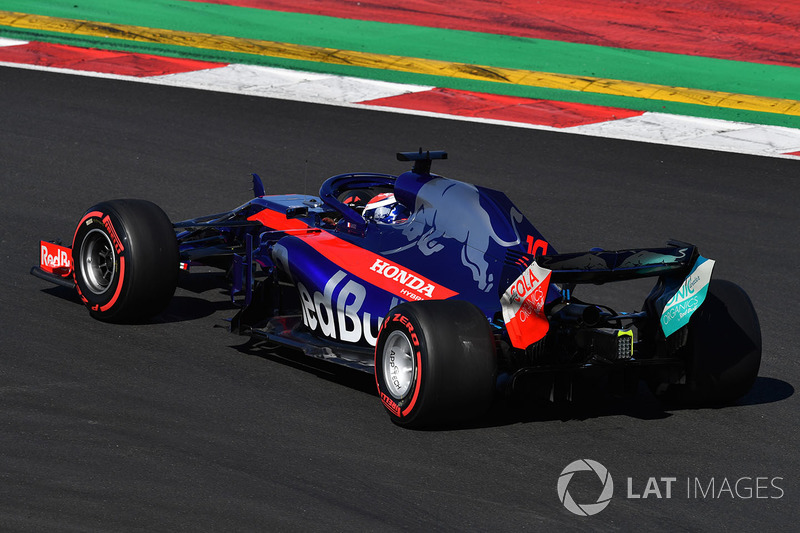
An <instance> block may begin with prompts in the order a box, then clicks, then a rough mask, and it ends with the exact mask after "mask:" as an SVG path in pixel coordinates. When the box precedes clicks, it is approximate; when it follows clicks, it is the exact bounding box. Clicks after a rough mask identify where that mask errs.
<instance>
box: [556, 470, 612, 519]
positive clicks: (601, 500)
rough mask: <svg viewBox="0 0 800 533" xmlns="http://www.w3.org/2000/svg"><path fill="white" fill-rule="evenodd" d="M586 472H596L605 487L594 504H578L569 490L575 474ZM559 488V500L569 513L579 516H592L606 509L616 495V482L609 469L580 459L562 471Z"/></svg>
mask: <svg viewBox="0 0 800 533" xmlns="http://www.w3.org/2000/svg"><path fill="white" fill-rule="evenodd" d="M585 471H588V472H594V474H595V475H597V477H598V479H599V480H600V483H602V485H603V489H602V490H601V491H600V495H599V496H598V497H597V501H595V502H594V503H591V502H590V503H577V502H576V501H575V500H574V499H573V498H572V495H571V494H570V493H569V490H567V489H568V488H569V484H570V481H572V477H573V476H574V475H575V473H576V472H585ZM557 488H558V499H559V500H561V503H562V504H563V505H564V507H566V509H567V510H568V511H569V512H571V513H574V514H576V515H578V516H592V515H595V514H597V513H599V512H600V511H602V510H603V509H605V508H606V507H607V506H608V504H609V503H610V502H611V497H612V496H613V495H614V480H613V479H611V474H609V472H608V469H607V468H606V467H605V466H603V465H601V464H600V463H598V462H597V461H593V460H591V459H578V460H577V461H573V462H571V463H570V464H568V465H567V466H566V468H564V470H562V471H561V475H560V476H559V477H558V487H557Z"/></svg>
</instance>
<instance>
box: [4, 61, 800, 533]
mask: <svg viewBox="0 0 800 533" xmlns="http://www.w3.org/2000/svg"><path fill="white" fill-rule="evenodd" d="M0 94H2V96H3V105H2V108H0V124H2V129H1V130H0V131H2V134H1V135H2V142H0V161H2V170H1V172H2V179H1V180H0V194H1V195H2V204H0V205H2V220H3V228H2V232H0V256H1V257H2V259H1V263H0V264H2V277H1V278H0V309H1V310H2V318H3V327H2V330H0V339H1V341H0V350H1V351H2V359H0V427H2V429H3V431H2V433H1V434H0V529H2V530H4V531H13V530H27V531H43V530H49V531H93V530H96V531H112V530H113V531H134V530H140V531H157V530H158V531H175V530H192V531H199V530H202V531H223V530H224V531H234V530H236V531H248V530H250V531H259V530H260V531H264V530H322V529H324V530H331V529H332V530H379V529H380V530H401V529H408V530H483V531H489V530H492V531H517V530H531V531H534V530H545V529H546V530H567V531H569V530H589V529H591V530H596V531H612V530H632V529H634V528H636V529H641V530H670V531H676V530H703V531H715V530H723V529H735V530H755V529H758V530H760V531H779V530H786V529H791V528H792V527H793V526H794V525H795V524H796V522H797V519H798V518H800V516H798V511H797V501H798V494H800V479H798V478H799V476H800V463H799V462H798V455H797V442H798V440H800V431H798V427H797V413H798V401H797V395H796V394H795V388H796V386H797V383H798V382H800V367H799V366H798V360H797V348H796V337H797V330H798V328H797V323H796V320H795V319H794V315H795V307H796V302H797V300H798V281H797V275H796V267H797V265H798V264H800V251H798V250H800V248H799V247H798V239H797V233H796V231H797V227H798V210H797V205H796V199H797V198H798V197H800V181H798V168H800V167H798V164H797V162H795V161H789V160H782V159H773V158H758V157H752V156H739V155H733V154H724V153H717V152H707V151H699V150H691V149H681V148H675V147H668V146H661V145H650V144H638V143H633V142H625V141H612V140H605V139H600V138H592V137H581V136H576V135H567V134H559V133H551V132H541V131H534V130H521V129H515V128H504V127H498V126H490V125H481V124H476V123H464V122H455V121H447V120H440V119H431V118H420V117H414V116H408V115H395V114H390V113H382V112H378V111H360V110H353V109H344V108H335V107H325V106H319V105H312V104H302V103H292V102H285V101H277V100H269V99H263V98H252V97H244V96H234V95H226V94H217V93H210V92H202V91H193V90H186V89H175V88H168V87H160V86H150V85H142V84H132V83H127V82H119V81H113V80H101V79H93V78H83V77H77V76H69V75H61V74H53V73H43V72H35V71H28V70H20V69H9V68H0ZM420 146H423V147H425V148H431V149H446V150H448V151H449V153H450V159H449V160H448V161H444V162H440V163H439V164H438V166H437V167H436V168H435V170H436V171H438V172H439V173H441V174H444V175H448V176H450V177H454V178H458V179H462V180H464V181H471V182H475V183H479V184H482V185H487V186H492V187H495V188H498V189H501V190H504V191H505V192H506V193H507V194H508V195H509V196H510V197H511V198H512V199H513V200H514V201H515V202H516V203H517V205H519V206H520V207H522V209H523V210H524V211H525V212H526V214H528V216H529V217H530V218H531V219H532V220H533V221H534V223H536V224H537V226H538V227H539V229H540V230H541V231H542V233H543V234H544V235H545V236H548V237H549V239H550V240H551V242H552V243H553V244H554V245H555V247H556V248H557V249H558V250H559V251H564V252H566V251H577V250H583V249H586V248H588V247H592V246H601V247H604V248H607V249H613V248H623V247H634V246H651V245H653V246H655V245H661V244H662V243H663V242H664V241H665V240H666V239H667V238H680V239H683V240H687V241H691V242H694V243H696V244H698V245H699V246H700V249H701V251H702V253H703V254H704V255H705V256H707V257H711V258H714V259H716V260H717V267H716V270H715V276H717V277H722V278H727V279H731V280H735V281H736V282H738V283H739V284H741V285H742V286H744V287H745V288H746V289H747V291H748V292H749V293H750V294H751V296H752V298H753V301H754V304H755V306H756V308H757V309H758V311H759V314H760V319H761V325H762V332H763V336H764V357H763V362H762V367H761V372H760V377H759V379H758V381H757V382H756V385H755V387H754V389H753V390H752V391H751V392H750V393H749V394H748V395H747V396H746V397H745V398H743V399H742V400H741V401H740V402H739V404H738V405H736V406H732V407H727V408H722V409H699V410H674V411H664V410H663V409H662V407H661V406H660V404H659V403H658V402H656V400H655V399H654V398H653V397H652V396H651V395H650V394H649V393H648V392H647V391H646V390H645V389H644V388H641V389H640V390H639V392H638V393H637V394H636V395H634V396H632V397H623V398H615V397H611V396H608V395H602V394H598V395H596V396H592V399H591V400H590V401H588V402H586V403H580V404H577V405H565V406H556V407H548V406H541V405H537V404H531V403H530V402H528V401H526V400H524V399H517V400H514V401H502V402H498V404H497V405H496V406H495V407H494V408H493V409H492V411H491V412H490V413H489V415H488V416H486V417H485V418H482V419H480V420H478V421H476V422H475V423H474V424H471V425H469V426H466V427H454V428H448V429H444V430H439V431H410V430H404V429H401V428H398V427H395V426H394V425H393V424H392V423H391V422H390V421H389V419H388V417H387V415H386V414H385V413H384V411H383V409H382V407H381V405H380V402H379V401H378V399H377V397H376V396H375V394H374V392H373V387H374V385H373V381H372V379H371V378H370V377H369V376H366V375H362V374H359V373H355V372H349V371H340V370H338V369H335V368H330V367H328V366H325V365H320V364H309V365H307V364H305V363H304V361H303V359H301V358H295V357H292V356H291V354H289V353H284V352H274V351H273V352H269V351H264V350H252V349H250V348H249V347H248V346H247V343H246V340H247V339H245V338H243V337H237V336H234V335H232V334H230V333H228V332H227V330H226V329H225V326H226V323H225V319H226V318H229V317H231V316H232V315H233V312H234V310H233V309H232V307H231V305H230V304H229V303H228V301H227V297H226V295H225V294H224V291H223V289H222V285H221V284H219V283H217V282H216V281H215V280H214V279H213V278H212V277H211V276H208V275H200V276H198V277H196V278H189V279H184V280H183V281H182V282H181V287H180V288H179V289H178V291H177V294H176V297H175V299H174V301H173V303H172V304H171V305H170V307H169V308H168V309H167V311H166V312H165V313H164V314H163V315H162V316H161V317H159V318H158V319H157V320H155V321H154V322H153V323H151V324H143V325H133V326H120V325H109V324H104V323H100V322H97V321H94V320H92V319H91V318H90V317H89V316H88V314H87V312H86V311H85V309H84V308H83V307H82V306H81V305H80V304H79V303H77V302H76V299H75V298H74V297H72V296H71V295H70V294H69V291H66V290H63V289H60V288H54V287H52V286H50V285H48V284H47V283H46V282H43V281H41V280H38V279H36V278H33V277H32V276H30V275H28V270H29V268H30V267H31V266H32V265H33V264H35V263H36V262H37V260H38V259H37V243H38V240H39V239H40V238H54V237H59V236H60V237H62V238H64V239H65V240H70V239H71V236H72V233H73V231H74V225H75V223H76V222H77V220H78V219H79V218H80V216H81V215H82V214H83V212H84V211H85V209H86V208H88V207H89V206H90V205H92V204H93V203H95V202H97V201H101V200H105V199H111V198H120V197H139V198H147V199H151V200H154V201H156V202H157V203H159V204H160V205H161V206H162V207H163V208H164V210H165V211H166V212H167V214H168V215H169V216H170V217H171V218H172V219H173V220H178V219H184V218H189V217H192V216H196V215H200V214H206V213H212V212H218V211H221V210H225V209H228V208H231V207H234V206H237V205H239V204H241V203H244V202H245V201H246V200H247V199H248V198H249V195H250V191H249V188H250V183H249V173H250V172H258V173H260V174H261V175H262V177H263V178H264V179H265V182H266V184H267V189H268V192H274V193H286V192H308V193H311V194H314V193H315V191H316V190H317V188H318V186H319V183H320V182H321V181H322V180H323V179H324V178H325V177H327V176H329V175H333V174H336V173H340V172H347V171H361V170H372V171H379V172H389V173H399V172H402V171H403V170H405V166H406V164H405V163H399V162H397V161H395V159H394V153H395V151H398V150H408V149H416V148H418V147H420ZM622 287H623V288H624V289H626V290H629V291H633V292H636V294H635V296H633V297H628V296H625V297H620V296H619V295H618V294H617V291H615V290H611V289H609V288H606V287H601V288H599V289H597V293H598V294H599V296H601V297H603V298H607V299H609V300H614V301H616V300H620V301H621V302H622V303H626V302H627V300H628V299H630V300H631V301H632V302H634V303H633V304H632V305H633V306H634V307H635V306H636V305H638V302H640V301H641V299H642V298H643V297H644V294H643V293H642V292H641V291H643V290H644V291H646V290H647V288H648V287H644V288H643V289H642V288H641V287H639V286H632V287H628V286H627V285H623V286H622ZM637 291H638V292H637ZM582 458H588V459H593V460H596V461H599V462H600V463H602V464H603V465H605V466H606V467H607V468H608V470H609V472H610V473H611V475H612V477H613V479H614V483H615V491H614V497H613V498H612V500H611V503H610V504H609V506H608V507H607V508H606V509H605V510H604V511H602V512H601V513H600V514H597V515H595V516H591V517H578V516H575V515H573V514H571V513H570V512H568V511H567V510H566V509H565V508H564V507H563V506H562V505H561V503H560V502H559V499H558V494H557V491H556V484H557V480H558V477H559V474H560V473H561V471H562V469H564V467H565V466H566V465H568V464H569V463H570V462H572V461H574V460H576V459H582ZM587 475H588V474H587ZM662 477H674V478H676V481H675V482H674V483H673V485H672V487H671V488H672V491H671V498H666V497H665V496H666V494H665V492H666V490H665V489H666V483H667V482H664V481H661V480H660V478H662ZM650 478H656V480H655V482H653V483H656V482H657V483H658V485H659V488H660V490H659V492H660V495H661V496H662V498H657V497H656V494H655V493H654V492H653V491H652V490H651V491H650V492H649V493H648V497H647V498H638V499H637V498H631V497H628V494H632V495H643V493H644V492H645V489H646V488H647V484H648V482H649V479H650ZM742 478H751V480H750V481H747V480H745V481H744V482H742V483H740V485H739V487H738V488H739V489H740V490H739V494H734V495H731V494H730V493H729V492H726V491H721V490H720V489H721V488H722V487H723V486H724V481H723V480H727V482H728V483H729V484H730V489H732V488H733V486H734V483H735V482H736V481H737V480H740V479H742ZM756 478H761V479H760V480H757V479H756ZM764 479H766V481H764ZM712 480H713V482H714V483H715V487H714V489H713V490H712V491H710V492H711V494H706V496H705V497H703V496H701V495H699V494H696V490H695V491H694V494H693V491H692V490H689V489H687V486H686V483H687V481H689V482H690V484H691V489H695V486H694V483H695V482H696V481H700V482H701V485H702V488H703V490H704V491H707V492H708V490H707V487H708V485H709V483H710V482H711V481H712ZM593 483H594V485H593V484H592V479H590V478H587V477H586V475H584V476H583V477H580V479H579V476H577V475H576V478H575V480H574V483H573V484H571V485H570V491H571V494H572V495H573V497H574V498H575V500H582V501H579V503H591V500H593V499H594V498H596V496H597V495H598V494H599V481H598V480H596V479H595V480H594V482H593ZM748 484H749V485H750V486H751V487H752V489H753V490H752V497H750V498H745V497H743V496H746V495H747V491H746V490H745V488H746V486H747V485H748ZM756 484H759V485H761V486H762V488H761V489H759V490H757V487H756ZM651 489H652V487H651ZM717 493H719V494H717ZM695 496H697V497H695ZM756 496H760V497H756Z"/></svg>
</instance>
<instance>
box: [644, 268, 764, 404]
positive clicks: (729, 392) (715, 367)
mask: <svg viewBox="0 0 800 533" xmlns="http://www.w3.org/2000/svg"><path fill="white" fill-rule="evenodd" d="M687 327H688V340H687V346H686V348H684V352H683V358H684V361H685V363H686V375H685V383H681V384H673V385H669V386H668V387H666V388H664V387H662V392H661V393H660V394H659V393H657V395H658V396H660V398H661V399H663V400H665V402H666V403H668V404H674V405H678V406H686V407H699V406H715V405H726V404H731V403H734V402H735V401H736V400H738V399H739V398H741V397H742V396H744V395H745V394H746V393H747V392H748V391H749V390H750V388H751V387H752V386H753V383H754V382H755V380H756V377H757V376H758V369H759V366H760V365H761V327H760V325H759V322H758V316H757V315H756V311H755V309H754V307H753V304H752V302H751V301H750V297H749V296H748V295H747V293H746V292H745V291H744V290H743V289H742V288H741V287H739V286H738V285H736V284H735V283H731V282H730V281H725V280H711V283H710V284H709V287H708V294H707V296H706V299H705V301H704V302H703V304H702V305H701V306H700V308H699V309H698V310H697V311H696V312H695V313H694V315H692V318H691V320H690V321H689V324H688V325H687Z"/></svg>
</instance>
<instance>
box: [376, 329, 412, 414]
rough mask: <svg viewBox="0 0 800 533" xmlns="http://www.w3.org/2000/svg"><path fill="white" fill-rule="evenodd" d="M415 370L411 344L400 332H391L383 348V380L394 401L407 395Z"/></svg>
mask: <svg viewBox="0 0 800 533" xmlns="http://www.w3.org/2000/svg"><path fill="white" fill-rule="evenodd" d="M415 370H416V361H415V359H414V350H413V348H412V347H411V342H410V341H409V339H408V337H407V336H406V335H405V334H404V333H403V332H402V331H393V332H392V333H390V334H389V337H388V338H387V339H386V344H385V345H384V347H383V380H384V382H385V383H386V385H387V388H388V389H389V394H390V395H391V396H392V397H393V398H394V399H395V400H400V399H402V398H403V397H404V396H405V395H406V394H408V391H409V389H410V388H411V384H412V383H413V382H414V377H415V374H416V372H415Z"/></svg>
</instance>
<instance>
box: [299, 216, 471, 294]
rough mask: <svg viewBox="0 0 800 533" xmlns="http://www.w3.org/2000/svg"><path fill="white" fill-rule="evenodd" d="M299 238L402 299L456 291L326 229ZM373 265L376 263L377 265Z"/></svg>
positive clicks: (360, 276)
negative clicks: (391, 274)
mask: <svg viewBox="0 0 800 533" xmlns="http://www.w3.org/2000/svg"><path fill="white" fill-rule="evenodd" d="M301 238H302V239H303V241H304V242H306V243H307V244H308V245H309V246H311V247H312V248H314V249H315V250H316V251H318V252H319V253H321V254H322V255H324V256H325V257H326V258H328V259H330V260H331V261H333V262H334V263H336V264H337V265H341V266H343V267H344V268H346V269H347V270H348V271H349V272H351V273H352V274H354V275H356V276H358V277H359V278H361V279H363V280H364V281H366V282H368V283H371V284H372V285H375V286H376V287H379V288H381V289H383V290H385V291H387V292H389V293H391V294H394V295H395V296H399V297H400V298H403V299H404V300H444V299H445V298H450V297H453V296H455V295H457V294H458V293H457V292H455V291H452V290H450V289H448V288H447V287H444V286H443V285H439V284H438V283H435V282H433V281H431V280H429V279H428V278H426V277H424V276H422V275H421V274H417V273H416V272H414V271H413V270H411V269H409V268H406V267H404V266H403V265H401V264H399V263H396V262H394V261H393V260H390V259H386V258H385V257H383V256H381V255H378V254H376V253H374V252H370V251H369V250H365V249H364V248H361V247H359V246H357V245H355V244H352V243H350V242H348V241H345V240H343V239H340V238H339V237H336V236H335V235H332V234H330V233H328V232H321V233H309V234H307V235H304V236H302V237H301ZM379 262H380V263H379ZM376 265H378V266H377V268H376ZM387 265H388V266H387ZM390 266H391V267H396V268H392V269H391V271H390V270H389V267H390ZM389 273H395V275H393V276H389V275H387V274H389ZM401 278H405V279H404V280H402V279H401ZM413 278H416V279H417V280H419V281H420V282H421V285H420V282H410V281H409V280H412V279H413ZM417 286H419V287H417ZM414 287H417V288H414Z"/></svg>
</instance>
